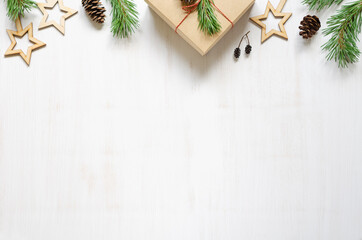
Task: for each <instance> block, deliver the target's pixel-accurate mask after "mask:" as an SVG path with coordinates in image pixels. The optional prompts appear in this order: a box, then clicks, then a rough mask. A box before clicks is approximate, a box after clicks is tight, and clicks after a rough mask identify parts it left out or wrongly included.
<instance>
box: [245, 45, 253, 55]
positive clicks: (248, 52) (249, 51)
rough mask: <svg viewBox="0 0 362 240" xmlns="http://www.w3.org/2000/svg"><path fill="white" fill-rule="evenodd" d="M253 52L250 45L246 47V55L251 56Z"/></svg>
mask: <svg viewBox="0 0 362 240" xmlns="http://www.w3.org/2000/svg"><path fill="white" fill-rule="evenodd" d="M251 50H252V47H251V46H250V44H248V45H246V47H245V53H246V54H250V53H251Z"/></svg>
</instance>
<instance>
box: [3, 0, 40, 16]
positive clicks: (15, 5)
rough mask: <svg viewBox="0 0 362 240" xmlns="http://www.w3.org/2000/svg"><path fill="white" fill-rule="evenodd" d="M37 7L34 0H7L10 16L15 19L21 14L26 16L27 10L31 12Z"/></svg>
mask: <svg viewBox="0 0 362 240" xmlns="http://www.w3.org/2000/svg"><path fill="white" fill-rule="evenodd" d="M34 7H36V3H35V2H34V1H33V0H7V11H8V14H7V15H8V17H9V18H10V19H11V20H13V21H15V20H16V19H17V18H18V17H19V16H24V13H25V12H30V11H31V9H32V8H34Z"/></svg>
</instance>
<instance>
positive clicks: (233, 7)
mask: <svg viewBox="0 0 362 240" xmlns="http://www.w3.org/2000/svg"><path fill="white" fill-rule="evenodd" d="M145 2H146V3H147V4H148V5H149V6H150V7H151V8H152V9H153V10H154V11H155V12H156V13H157V14H158V15H159V16H160V17H161V18H162V19H163V20H164V21H166V22H167V23H168V24H169V25H170V26H171V28H172V29H174V30H175V29H176V27H177V26H178V25H179V24H180V22H181V21H182V19H183V18H184V17H185V16H186V12H185V11H184V10H183V9H182V4H181V1H180V0H145ZM254 2H255V0H214V3H215V5H216V6H217V8H219V9H220V11H222V12H223V13H224V14H225V16H227V17H228V18H229V20H231V21H232V22H233V23H234V24H235V23H236V22H237V21H238V20H239V19H240V18H241V17H242V16H243V15H244V14H245V12H246V11H247V10H248V9H249V8H250V7H251V6H252V5H253V4H254ZM215 13H216V16H217V18H218V19H219V21H220V24H221V26H222V29H221V31H220V32H219V33H218V34H216V35H214V36H208V35H207V34H205V33H203V32H201V31H200V30H199V28H198V26H199V22H198V19H197V11H194V12H193V13H191V14H190V16H188V17H187V19H186V20H185V21H184V22H183V23H182V24H181V25H180V26H179V28H178V30H177V33H178V34H179V35H180V36H181V37H182V38H183V39H185V40H186V41H187V42H188V43H189V44H190V45H191V46H193V47H194V48H195V49H196V50H197V51H198V52H199V53H200V54H201V55H205V54H206V53H207V52H209V51H210V50H211V48H212V47H214V46H215V45H216V43H217V42H218V41H219V40H220V39H221V38H222V37H223V36H224V35H225V34H226V33H227V32H228V31H229V30H230V29H231V28H232V24H231V23H230V22H229V21H228V20H227V19H226V18H225V17H224V16H223V15H222V14H221V13H220V12H218V11H217V10H215ZM175 34H176V33H175Z"/></svg>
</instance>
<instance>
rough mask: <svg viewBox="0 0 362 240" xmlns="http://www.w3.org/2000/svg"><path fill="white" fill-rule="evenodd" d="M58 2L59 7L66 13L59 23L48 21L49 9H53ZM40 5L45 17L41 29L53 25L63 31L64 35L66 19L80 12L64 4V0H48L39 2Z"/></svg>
mask: <svg viewBox="0 0 362 240" xmlns="http://www.w3.org/2000/svg"><path fill="white" fill-rule="evenodd" d="M57 3H58V5H59V9H60V10H61V11H62V12H64V13H65V14H64V15H63V16H62V17H61V18H60V23H57V22H55V21H49V22H47V19H48V17H49V13H48V12H47V9H53V8H54V7H55V5H56V4H57ZM38 7H39V9H40V11H41V12H42V13H43V18H42V20H41V22H40V25H39V29H43V28H46V27H49V26H53V27H55V28H56V29H58V31H59V32H61V33H62V34H63V35H64V34H65V20H66V19H67V18H70V17H71V16H73V15H74V14H76V13H77V12H78V11H76V10H74V9H71V8H68V7H66V6H64V4H63V0H46V3H38Z"/></svg>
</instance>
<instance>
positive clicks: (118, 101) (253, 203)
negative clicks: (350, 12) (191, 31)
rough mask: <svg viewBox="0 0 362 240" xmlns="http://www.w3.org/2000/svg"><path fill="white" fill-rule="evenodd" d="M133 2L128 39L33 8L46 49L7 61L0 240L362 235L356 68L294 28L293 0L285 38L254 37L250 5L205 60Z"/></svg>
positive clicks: (261, 239) (74, 4) (296, 9)
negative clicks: (58, 23) (59, 27)
mask: <svg viewBox="0 0 362 240" xmlns="http://www.w3.org/2000/svg"><path fill="white" fill-rule="evenodd" d="M136 3H137V4H138V7H139V11H140V20H141V28H140V29H139V30H138V31H137V32H136V34H135V35H134V37H133V38H131V39H129V40H115V39H113V38H112V35H111V33H110V32H109V25H110V20H111V18H107V22H106V24H105V26H104V27H103V28H97V27H95V26H94V25H93V24H92V23H91V22H90V21H89V19H88V18H87V15H86V13H85V12H84V11H83V9H82V8H81V3H80V1H71V0H64V4H65V5H68V6H69V7H71V8H73V9H76V10H78V11H79V13H78V14H77V15H75V16H74V17H72V18H71V19H69V20H68V21H66V29H67V31H66V35H65V36H62V35H61V34H60V33H59V32H58V31H56V30H55V29H47V30H42V31H38V30H35V29H36V27H37V26H38V24H39V22H40V20H41V14H40V11H38V10H34V11H33V12H32V13H31V14H29V15H27V17H26V18H25V19H23V26H27V25H28V24H29V23H30V22H34V36H35V37H36V38H38V39H39V40H41V41H43V42H45V43H47V47H46V48H43V49H40V50H39V51H35V52H34V53H33V56H32V61H31V64H30V67H27V65H26V64H25V63H24V62H23V61H22V59H21V58H20V57H12V58H3V57H0V240H83V239H86V240H101V239H106V240H119V239H122V240H146V239H147V240H185V239H187V240H240V239H248V240H291V239H293V240H305V239H308V240H319V239H322V240H341V239H343V240H360V239H362V227H361V226H362V205H361V203H362V192H361V191H362V174H361V173H362V161H361V160H362V144H361V143H362V108H361V103H362V94H361V92H362V77H361V76H362V68H361V67H362V65H361V63H359V64H357V65H355V66H352V67H351V68H350V69H347V70H340V69H338V68H337V67H336V65H335V64H334V63H330V62H326V61H325V59H324V57H325V53H323V52H322V51H321V50H320V45H321V44H322V43H323V42H324V40H325V39H324V38H323V37H322V35H321V34H319V35H318V36H317V37H316V38H314V39H313V40H312V41H310V42H304V41H303V40H302V39H301V38H300V37H299V36H298V29H297V27H298V25H299V22H300V21H301V19H302V18H303V16H304V15H306V14H307V13H308V11H307V9H306V7H304V6H302V5H301V4H300V1H292V0H289V1H287V3H286V5H285V11H288V12H293V16H292V18H291V19H290V20H289V21H288V22H287V24H286V25H285V27H286V30H287V32H288V36H289V41H284V40H282V39H279V38H272V39H270V40H268V41H267V42H266V43H265V44H263V45H260V29H259V28H258V27H256V26H255V25H253V24H252V23H251V22H249V21H248V18H249V17H251V16H256V15H260V14H262V13H263V12H264V10H265V6H266V3H267V1H266V0H265V1H264V0H257V1H256V3H255V5H254V7H253V9H252V10H251V12H248V13H247V14H246V15H245V16H244V17H243V18H242V19H241V20H240V21H239V23H238V24H237V25H236V26H235V28H234V29H232V30H231V31H230V32H229V34H227V35H226V36H225V37H224V38H223V39H222V40H221V41H220V42H219V44H218V45H217V46H216V47H215V48H214V49H213V50H212V51H211V52H210V53H209V54H208V55H206V56H205V57H201V56H200V55H199V54H198V53H197V52H196V51H195V50H194V49H192V47H190V46H189V45H188V44H187V43H186V42H185V41H184V40H182V39H181V38H180V36H178V35H177V34H175V33H174V31H172V29H170V27H169V26H168V25H167V24H166V23H165V22H163V21H162V20H161V19H160V18H159V17H158V16H157V15H156V14H155V13H154V12H153V11H151V10H150V9H149V8H148V7H147V5H146V4H145V3H144V2H143V0H137V1H136ZM272 3H273V5H274V6H277V5H278V1H272ZM105 5H106V7H107V9H108V13H109V12H110V11H109V9H110V6H109V4H108V3H106V4H105ZM330 13H331V11H327V12H323V13H321V14H320V17H321V21H322V24H323V25H324V26H325V22H326V20H327V17H328V16H329V15H330ZM5 15H6V13H5V6H4V3H2V4H0V18H1V21H0V29H1V31H0V50H1V52H2V53H4V52H5V51H6V49H7V47H8V45H9V44H10V41H9V39H8V36H7V34H6V31H5V29H15V24H14V23H11V22H9V21H8V19H7V17H6V16H5ZM248 30H251V33H250V34H249V36H250V39H251V44H252V46H253V51H252V53H251V55H250V56H249V57H245V56H244V54H242V56H241V58H240V60H239V62H237V63H236V62H234V60H233V58H232V53H233V50H234V48H235V47H236V46H237V44H238V42H239V40H240V37H241V35H242V34H244V33H245V32H247V31H248Z"/></svg>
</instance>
